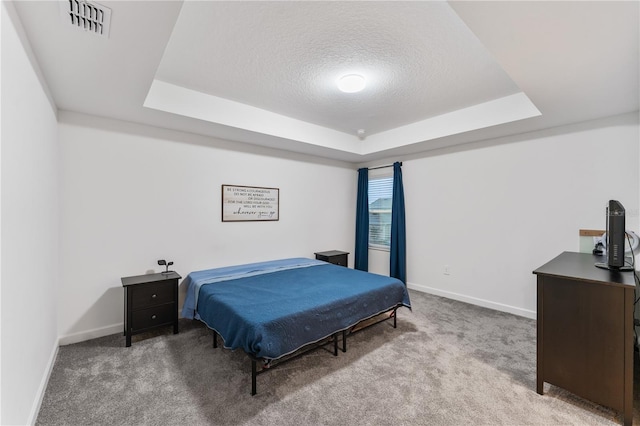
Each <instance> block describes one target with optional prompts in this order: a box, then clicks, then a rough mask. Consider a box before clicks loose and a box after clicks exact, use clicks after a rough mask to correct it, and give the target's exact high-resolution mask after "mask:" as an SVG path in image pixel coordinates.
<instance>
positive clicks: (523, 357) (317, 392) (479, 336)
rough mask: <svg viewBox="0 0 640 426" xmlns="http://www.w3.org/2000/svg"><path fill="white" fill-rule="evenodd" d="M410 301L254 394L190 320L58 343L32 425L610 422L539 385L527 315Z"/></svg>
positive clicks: (612, 421) (264, 378)
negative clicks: (151, 330)
mask: <svg viewBox="0 0 640 426" xmlns="http://www.w3.org/2000/svg"><path fill="white" fill-rule="evenodd" d="M411 300H412V304H413V311H412V312H411V311H409V310H408V309H406V308H402V309H400V310H399V311H398V328H397V329H394V328H393V327H392V326H391V323H390V322H385V323H381V324H377V325H374V326H372V327H369V328H367V329H365V330H364V331H361V332H359V333H356V334H354V335H353V336H352V337H351V338H350V339H349V340H348V342H347V346H348V352H347V353H342V352H340V354H339V355H338V357H334V356H333V355H332V354H331V353H330V352H328V351H326V350H323V349H320V350H316V351H314V352H311V353H308V354H306V355H304V356H302V357H300V358H297V359H295V360H293V361H291V362H289V363H287V364H283V365H281V366H279V367H277V368H275V369H273V370H272V371H269V372H267V373H265V374H262V375H259V376H258V379H257V381H258V383H257V384H258V394H257V395H256V396H253V397H252V396H251V395H250V384H251V377H250V362H249V360H248V358H247V357H246V355H245V354H244V353H243V352H242V351H235V352H232V351H229V350H226V349H221V348H218V349H213V348H212V337H211V332H210V331H209V330H207V329H206V327H204V326H203V325H202V324H201V323H199V322H195V321H187V320H181V323H180V327H181V328H180V334H177V335H173V334H171V332H170V328H168V329H167V330H163V332H164V333H155V334H157V335H153V336H150V335H140V336H134V338H133V342H134V343H133V345H132V346H131V347H130V348H126V347H125V346H124V345H125V339H124V337H123V336H122V335H112V336H107V337H103V338H100V339H95V340H91V341H87V342H82V343H78V344H74V345H68V346H63V347H61V348H60V350H59V353H58V358H57V360H56V363H55V365H54V368H53V372H52V375H51V378H50V380H49V385H48V387H47V390H46V393H45V396H44V400H43V403H42V407H41V410H40V413H39V416H38V420H37V424H39V425H208V424H219V425H232V424H234V425H235V424H247V425H319V424H327V425H329V424H331V425H338V424H344V425H379V424H394V425H616V424H620V421H621V417H619V416H618V414H617V413H616V412H614V411H612V410H609V409H607V408H604V407H600V406H597V405H595V404H592V403H590V402H588V401H584V400H582V399H580V398H578V397H575V396H573V395H571V394H568V393H567V392H565V391H563V390H561V389H559V388H556V387H549V386H548V385H546V388H545V395H544V396H540V395H538V394H537V393H536V391H535V384H536V383H535V379H536V340H535V339H536V323H535V321H533V320H529V319H526V318H521V317H517V316H514V315H510V314H506V313H501V312H497V311H492V310H489V309H484V308H480V307H477V306H473V305H468V304H465V303H461V302H457V301H452V300H449V299H444V298H440V297H437V296H432V295H428V294H424V293H419V292H415V291H412V292H411ZM165 331H166V332H165ZM637 370H638V368H636V371H637ZM637 381H638V380H636V382H637ZM635 395H636V399H635V400H634V405H635V407H634V422H636V423H637V422H638V420H639V419H640V417H639V416H638V403H637V395H638V392H637V391H636V392H635Z"/></svg>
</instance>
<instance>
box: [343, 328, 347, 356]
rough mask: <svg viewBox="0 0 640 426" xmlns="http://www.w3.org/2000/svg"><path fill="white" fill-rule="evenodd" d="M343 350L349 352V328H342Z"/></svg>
mask: <svg viewBox="0 0 640 426" xmlns="http://www.w3.org/2000/svg"><path fill="white" fill-rule="evenodd" d="M342 352H347V330H342Z"/></svg>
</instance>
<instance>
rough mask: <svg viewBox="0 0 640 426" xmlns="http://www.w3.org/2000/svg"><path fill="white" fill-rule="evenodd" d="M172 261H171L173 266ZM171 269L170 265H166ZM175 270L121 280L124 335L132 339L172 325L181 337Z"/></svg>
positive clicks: (174, 331)
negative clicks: (136, 335) (134, 336)
mask: <svg viewBox="0 0 640 426" xmlns="http://www.w3.org/2000/svg"><path fill="white" fill-rule="evenodd" d="M172 263H173V262H170V263H169V265H171V264H172ZM167 269H168V265H167ZM180 278H182V277H181V276H180V275H178V274H177V273H176V272H174V271H168V270H167V271H166V272H161V273H159V274H147V275H136V276H132V277H123V278H121V281H122V287H124V335H125V337H126V345H127V347H129V346H131V336H132V335H134V334H139V333H142V332H145V331H148V330H151V329H153V328H156V327H161V326H164V325H171V324H173V334H178V280H179V279H180Z"/></svg>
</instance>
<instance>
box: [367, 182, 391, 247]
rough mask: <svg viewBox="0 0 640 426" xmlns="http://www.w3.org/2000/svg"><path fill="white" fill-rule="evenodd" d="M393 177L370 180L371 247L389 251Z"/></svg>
mask: <svg viewBox="0 0 640 426" xmlns="http://www.w3.org/2000/svg"><path fill="white" fill-rule="evenodd" d="M392 200H393V176H382V177H381V176H377V177H370V178H369V247H372V248H382V249H388V248H389V246H390V245H391V202H392Z"/></svg>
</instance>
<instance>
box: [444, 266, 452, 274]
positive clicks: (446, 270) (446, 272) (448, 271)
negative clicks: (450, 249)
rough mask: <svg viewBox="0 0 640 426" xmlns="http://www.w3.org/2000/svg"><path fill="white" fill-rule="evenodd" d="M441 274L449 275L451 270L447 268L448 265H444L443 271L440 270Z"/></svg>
mask: <svg viewBox="0 0 640 426" xmlns="http://www.w3.org/2000/svg"><path fill="white" fill-rule="evenodd" d="M442 273H443V274H445V275H451V268H450V267H449V265H444V269H443V270H442Z"/></svg>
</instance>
